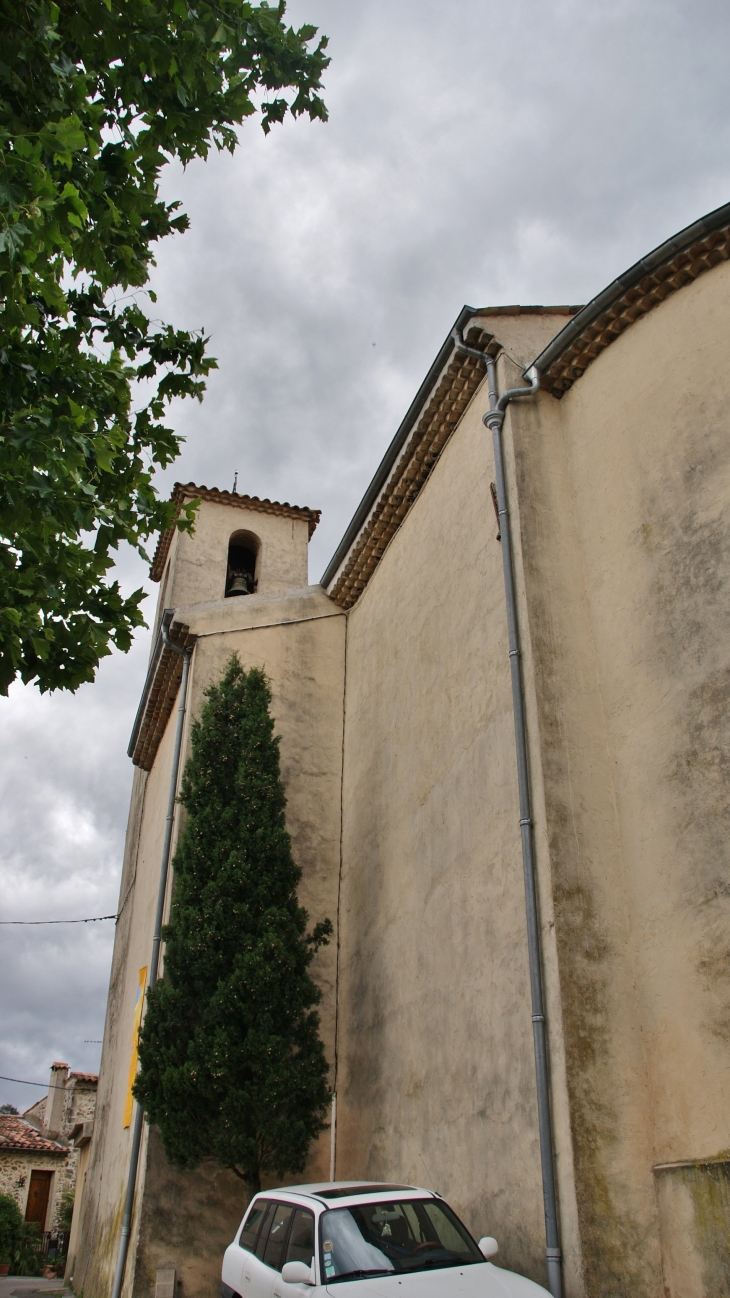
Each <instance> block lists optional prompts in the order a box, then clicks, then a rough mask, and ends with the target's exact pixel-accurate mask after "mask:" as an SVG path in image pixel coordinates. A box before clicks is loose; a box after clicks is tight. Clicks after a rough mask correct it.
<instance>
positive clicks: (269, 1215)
mask: <svg viewBox="0 0 730 1298" xmlns="http://www.w3.org/2000/svg"><path fill="white" fill-rule="evenodd" d="M264 1202H265V1203H266V1216H265V1217H264V1219H263V1221H262V1223H261V1230H260V1231H259V1237H258V1239H257V1240H256V1247H255V1249H254V1253H255V1254H256V1256H257V1257H260V1258H261V1259H263V1256H264V1250H265V1248H266V1241H267V1240H268V1238H269V1230H270V1229H271V1223H272V1221H273V1220H274V1213H275V1212H276V1209H277V1208H278V1207H279V1205H278V1203H272V1201H271V1199H268V1200H264Z"/></svg>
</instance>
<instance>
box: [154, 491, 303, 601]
mask: <svg viewBox="0 0 730 1298" xmlns="http://www.w3.org/2000/svg"><path fill="white" fill-rule="evenodd" d="M242 531H247V532H250V533H252V535H253V536H254V537H256V539H257V540H258V541H259V543H260V551H259V555H258V559H257V565H256V578H257V581H258V585H257V594H258V595H273V594H278V593H281V592H283V591H288V590H296V589H297V588H299V587H302V586H306V584H307V548H308V545H309V524H308V522H307V520H306V519H302V518H281V517H279V516H278V515H276V514H264V513H260V512H259V511H257V510H253V509H244V508H238V507H236V506H232V505H223V504H220V503H219V502H217V501H212V500H206V501H203V503H202V505H201V507H200V510H199V512H198V521H197V523H196V528H195V532H194V533H193V534H192V535H191V534H190V533H188V532H178V533H176V536H175V538H174V540H173V545H172V546H171V551H170V580H169V581H166V579H165V576H163V578H162V582H161V583H160V586H161V594H162V596H163V598H164V604H163V606H164V607H166V608H178V607H179V606H180V605H182V604H185V605H189V604H201V603H205V602H206V601H209V600H219V599H222V598H223V595H224V594H225V587H226V572H227V563H228V545H229V542H230V540H231V537H232V536H233V534H234V532H242ZM231 602H234V601H231Z"/></svg>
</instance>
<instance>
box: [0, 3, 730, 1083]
mask: <svg viewBox="0 0 730 1298" xmlns="http://www.w3.org/2000/svg"><path fill="white" fill-rule="evenodd" d="M290 17H291V19H292V21H294V22H301V21H305V20H307V21H313V22H315V23H317V24H318V25H319V26H320V27H321V28H322V30H324V31H326V32H328V33H329V34H330V37H331V44H330V51H331V53H332V56H333V63H332V67H331V69H330V71H329V73H328V75H327V91H326V99H327V103H328V106H329V109H330V114H331V119H330V122H329V123H328V124H327V125H326V126H323V125H319V124H314V125H311V124H310V123H309V122H308V121H302V120H300V121H298V122H289V123H287V124H286V125H285V126H284V127H283V128H281V129H278V130H275V131H273V132H272V134H271V136H270V137H269V138H268V139H264V137H263V135H262V134H261V132H260V130H259V129H258V128H257V127H255V126H249V127H247V128H246V130H245V131H244V132H243V134H242V143H241V147H240V149H239V151H238V152H237V154H236V155H235V157H234V158H230V157H228V156H227V155H225V156H216V157H213V158H211V159H210V161H209V162H208V163H206V164H196V165H194V166H192V167H190V168H189V169H188V170H187V171H186V172H185V173H182V171H181V170H180V169H178V168H171V169H170V172H169V174H168V175H167V177H166V180H165V186H166V192H167V193H168V194H169V195H171V196H173V195H174V196H178V197H180V198H182V200H183V204H184V206H185V208H186V210H187V211H188V212H189V214H190V217H191V221H192V229H191V230H190V232H189V233H188V234H187V235H185V236H184V237H183V238H179V239H175V240H173V241H170V242H169V243H168V244H166V245H165V246H164V247H162V248H161V249H160V254H159V259H158V260H159V264H158V268H157V270H156V272H155V288H156V290H157V292H158V295H159V311H160V314H161V316H162V317H163V318H165V319H170V320H174V321H175V322H176V323H178V324H180V325H183V324H185V325H187V326H198V325H203V326H205V328H206V330H207V331H208V332H209V333H210V334H211V336H212V350H213V352H214V353H215V354H216V355H217V356H218V358H219V362H220V370H219V371H218V373H217V374H216V375H215V376H214V377H213V380H212V382H211V384H210V389H209V393H208V396H207V398H206V401H205V403H204V404H203V406H202V407H199V406H197V405H191V406H189V407H185V406H184V405H182V406H181V407H180V408H179V409H178V410H176V411H175V419H176V422H177V426H178V428H179V429H180V430H181V431H183V432H184V433H185V435H186V437H187V443H186V446H185V450H184V453H183V456H182V457H181V460H180V461H178V463H177V464H176V465H175V466H174V469H173V470H172V471H170V472H168V473H167V474H165V475H163V477H162V478H161V483H162V485H163V486H164V488H165V489H168V488H169V485H170V484H171V482H172V481H174V479H175V478H176V477H178V478H182V479H183V480H187V479H193V480H195V481H197V482H204V483H207V484H208V485H215V486H220V487H229V486H230V485H231V484H232V480H233V473H234V471H235V470H238V473H239V485H240V487H241V489H242V490H245V491H250V492H252V493H255V494H259V495H265V496H271V497H274V498H278V499H284V500H289V501H292V502H294V503H298V504H309V505H312V506H315V507H318V508H321V509H322V510H323V519H322V523H321V525H320V528H319V529H318V531H317V533H316V534H315V537H314V540H313V542H312V547H311V552H312V567H311V576H312V579H313V580H316V579H317V578H318V577H319V576H320V574H321V572H322V570H323V569H324V566H325V564H326V562H327V560H328V559H329V557H330V555H331V553H332V552H333V550H334V548H335V546H336V544H337V542H338V540H339V538H340V536H341V534H342V532H343V531H344V528H345V526H346V524H347V522H348V520H349V518H350V516H351V514H352V512H353V510H354V508H355V506H356V504H357V501H358V499H359V497H360V495H361V494H362V491H363V490H364V488H365V486H366V484H367V481H368V479H369V477H370V475H371V473H372V471H373V470H374V468H375V466H376V465H377V463H378V460H379V458H380V456H381V454H382V452H383V450H384V448H385V446H386V444H387V442H388V441H389V440H390V437H391V436H392V435H393V432H394V431H395V428H396V426H397V424H398V422H399V421H400V418H401V417H402V415H403V413H404V412H405V410H406V408H407V406H408V404H409V402H410V400H411V398H412V396H413V394H414V392H415V390H416V388H417V386H418V384H419V383H420V381H421V379H422V377H423V374H424V373H425V371H426V370H427V368H428V366H429V364H430V362H431V360H432V359H433V356H434V355H435V353H436V351H437V349H438V347H439V345H440V343H441V341H442V340H443V338H444V336H445V334H446V332H447V330H448V329H449V327H450V325H451V323H452V321H453V319H454V317H455V316H456V314H457V312H458V310H459V309H460V307H461V305H462V304H463V303H464V302H470V303H472V304H473V305H487V304H500V303H506V302H523V303H534V302H569V303H576V302H582V301H585V300H586V299H587V298H589V297H591V296H593V294H594V293H596V292H597V291H598V290H599V289H600V288H601V287H603V285H604V284H605V283H607V282H608V281H609V280H611V279H612V278H613V277H614V276H615V275H616V274H617V273H619V272H620V271H621V270H623V269H624V268H625V267H626V266H628V265H630V264H631V263H632V262H633V261H635V260H636V259H637V258H638V257H640V256H641V255H643V254H644V253H645V252H646V251H648V250H649V249H650V248H651V247H653V246H654V245H655V244H657V243H659V242H660V241H661V240H662V239H664V238H666V237H668V236H669V235H671V234H672V233H674V231H676V230H677V229H679V228H681V227H682V226H684V225H686V224H688V223H689V222H690V221H692V220H693V219H695V218H696V217H698V216H700V215H701V214H702V213H704V212H705V211H708V210H710V209H711V208H713V207H716V206H718V205H719V204H720V203H723V202H725V201H726V200H727V199H728V197H730V193H729V190H730V185H729V183H728V181H729V180H730V112H729V111H728V107H729V105H728V98H729V97H730V83H729V82H728V78H727V71H726V64H727V49H728V47H729V45H730V39H729V38H730V12H729V11H728V10H727V6H725V5H723V4H721V3H719V2H717V3H716V2H715V0H693V2H692V3H689V0H682V2H681V3H680V2H679V0H675V2H674V3H672V2H671V0H661V3H659V2H658V0H655V2H654V3H652V2H651V0H615V3H614V4H612V5H606V4H604V3H601V0H589V3H585V0H582V3H577V0H552V2H551V3H548V4H542V5H540V4H538V3H536V0H513V3H511V4H509V5H506V4H497V3H495V0H450V3H449V4H448V5H445V4H443V3H436V2H435V0H388V3H385V0H363V2H362V3H360V4H357V5H355V4H352V5H346V4H343V3H342V0H294V3H292V4H291V5H290ZM120 570H121V574H122V577H123V579H124V581H125V583H133V584H135V585H136V584H139V582H140V581H141V580H143V578H144V572H143V570H142V567H141V564H139V562H138V561H137V560H136V559H135V558H134V557H133V556H130V555H126V556H123V558H122V561H121V562H120ZM150 589H151V590H153V592H154V593H155V594H156V590H155V588H152V587H150ZM146 652H147V642H146V638H145V637H144V636H141V637H140V638H139V641H138V643H137V645H136V646H135V649H134V650H133V652H132V653H131V654H130V655H129V656H128V657H127V658H121V657H119V656H115V657H114V658H113V659H112V660H110V661H107V662H106V663H105V664H104V666H103V669H102V671H101V673H100V676H99V680H98V682H97V684H96V685H94V686H93V687H86V688H84V689H82V690H80V691H79V692H78V694H77V695H76V696H75V697H73V698H60V697H59V698H55V699H39V698H38V697H37V695H35V694H34V692H33V691H32V690H25V689H22V688H18V689H15V690H14V691H13V692H12V696H11V698H10V700H9V701H7V702H0V717H2V721H3V735H4V739H5V742H4V743H3V746H2V752H1V753H0V779H1V780H2V784H3V792H4V797H3V799H2V804H1V808H2V809H1V810H0V816H1V817H2V825H3V831H4V832H3V838H2V843H3V849H2V858H3V859H2V869H3V880H4V887H3V894H2V895H3V914H2V916H1V917H2V918H13V917H15V915H17V916H18V917H29V918H31V917H38V918H45V917H46V913H47V912H48V911H51V910H52V911H53V912H54V914H68V915H71V914H72V913H74V914H75V913H77V912H78V913H84V914H93V913H98V914H104V913H107V911H111V910H113V909H114V905H115V900H116V888H117V880H118V874H119V867H120V862H121V851H122V840H123V834H124V826H125V820H126V806H127V798H128V792H129V785H130V769H129V765H128V762H127V759H126V757H125V756H124V753H125V750H126V741H127V736H128V731H129V728H130V726H131V721H132V718H133V715H134V710H135V707H136V702H137V698H138V695H139V690H140V687H141V683H142V680H143V677H144V670H145V656H146ZM79 908H81V910H80V912H79ZM21 912H22V914H21ZM111 928H112V925H106V926H101V925H99V926H95V931H88V929H84V930H83V931H82V932H79V930H78V928H77V927H76V926H74V927H73V928H70V929H62V930H53V931H52V935H51V936H49V935H48V932H49V931H48V930H38V929H35V930H33V929H31V930H26V931H24V930H8V929H7V928H6V929H0V949H1V951H2V954H0V962H1V963H0V995H2V1003H3V1009H2V1021H3V1024H4V1028H5V1030H4V1032H3V1034H2V1042H0V1072H2V1073H11V1074H13V1075H15V1076H25V1077H32V1078H37V1079H38V1080H42V1079H43V1077H44V1076H45V1070H46V1068H47V1066H48V1064H49V1062H50V1061H51V1059H52V1058H54V1057H56V1056H58V1055H59V1054H60V1055H61V1057H63V1058H67V1059H70V1062H71V1063H72V1065H73V1066H74V1067H92V1066H93V1063H94V1060H95V1058H98V1054H97V1055H96V1056H94V1055H93V1053H92V1052H93V1051H94V1050H96V1051H97V1052H98V1047H89V1046H84V1045H83V1039H84V1038H86V1037H98V1036H100V1035H101V1031H100V1027H101V1024H102V1021H103V1011H104V999H105V991H106V979H107V973H108V961H109V954H110V944H111V938H112V933H111ZM102 929H103V930H104V931H103V932H102V931H99V930H102ZM8 935H10V936H8ZM84 1052H88V1053H84ZM19 1095H20V1088H12V1087H5V1088H4V1089H3V1084H0V1096H2V1098H6V1096H7V1098H13V1096H19ZM23 1098H24V1100H25V1102H26V1103H30V1102H31V1099H32V1098H33V1095H32V1094H31V1092H30V1091H28V1092H27V1093H26V1094H24V1096H23ZM15 1102H16V1103H17V1102H18V1101H17V1099H16V1101H15Z"/></svg>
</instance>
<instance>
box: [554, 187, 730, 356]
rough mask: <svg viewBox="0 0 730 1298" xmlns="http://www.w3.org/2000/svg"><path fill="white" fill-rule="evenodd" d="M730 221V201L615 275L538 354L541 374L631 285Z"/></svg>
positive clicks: (631, 286)
mask: <svg viewBox="0 0 730 1298" xmlns="http://www.w3.org/2000/svg"><path fill="white" fill-rule="evenodd" d="M728 223H730V203H725V204H723V206H722V207H717V208H715V211H714V212H709V213H708V215H707V216H703V217H702V218H701V220H699V221H694V222H693V224H692V225H688V226H686V227H685V228H684V230H680V231H679V234H675V235H674V236H673V238H671V239H667V240H666V241H665V242H664V243H660V244H659V247H658V248H655V249H654V251H653V252H650V253H647V255H646V257H642V258H641V260H640V261H637V262H635V263H634V265H633V266H630V267H629V269H628V270H627V271H624V273H623V275H619V277H618V279H615V280H614V281H613V283H612V284H609V285H608V287H607V288H604V289H603V291H602V292H601V293H599V294H598V296H597V297H594V298H593V299H592V300H591V301H590V302H588V303H587V304H586V306H584V307H583V308H582V309H581V310H580V311H579V312H578V314H577V315H574V316H573V319H572V320H571V321H570V322H569V324H567V325H566V326H565V328H564V329H561V330H560V333H559V334H556V335H555V337H554V338H553V340H552V342H551V343H549V344H548V346H547V347H546V348H545V350H544V351H542V352H540V355H539V356H537V357H536V358H535V360H534V361H533V366H534V367H535V368H536V369H538V370H539V371H540V373H541V374H547V372H548V370H549V369H550V366H551V365H552V364H554V362H555V361H556V360H558V359H559V358H560V357H561V356H562V354H563V352H564V351H566V350H567V348H568V347H570V345H571V343H573V342H574V341H575V339H576V338H577V337H578V336H579V334H581V333H582V332H583V330H584V329H586V328H587V327H588V326H589V325H592V324H594V323H595V321H596V320H597V319H598V317H599V316H600V315H602V313H603V312H604V311H607V310H608V309H609V308H610V307H612V306H613V304H614V302H617V301H618V299H619V298H620V297H622V296H623V294H624V293H626V291H627V290H628V289H630V288H633V287H634V285H635V284H638V283H640V282H641V280H642V279H643V278H644V276H645V275H651V274H653V272H654V271H655V270H656V269H657V267H658V266H661V265H662V264H663V263H664V262H666V261H669V260H670V259H671V258H672V257H676V255H677V253H679V252H684V250H685V249H686V248H689V247H691V245H692V244H693V243H696V241H697V240H698V239H701V238H704V237H705V236H706V235H708V234H712V233H713V231H714V230H721V229H722V228H723V227H724V226H726V225H728Z"/></svg>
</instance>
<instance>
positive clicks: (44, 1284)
mask: <svg viewBox="0 0 730 1298" xmlns="http://www.w3.org/2000/svg"><path fill="white" fill-rule="evenodd" d="M15 1294H19V1295H20V1296H21V1298H35V1295H36V1294H43V1295H44V1298H45V1296H46V1295H50V1294H67V1295H68V1298H71V1290H70V1289H64V1287H63V1280H41V1279H39V1277H38V1276H37V1275H15V1276H13V1275H5V1276H0V1298H13V1295H15Z"/></svg>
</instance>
